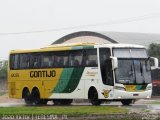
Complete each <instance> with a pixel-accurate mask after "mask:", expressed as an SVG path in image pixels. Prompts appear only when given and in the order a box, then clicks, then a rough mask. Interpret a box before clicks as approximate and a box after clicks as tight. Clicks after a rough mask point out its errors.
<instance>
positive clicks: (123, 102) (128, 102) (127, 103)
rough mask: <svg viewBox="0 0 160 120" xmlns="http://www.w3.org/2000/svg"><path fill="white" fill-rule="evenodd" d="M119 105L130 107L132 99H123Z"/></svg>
mask: <svg viewBox="0 0 160 120" xmlns="http://www.w3.org/2000/svg"><path fill="white" fill-rule="evenodd" d="M121 103H122V104H123V105H130V104H131V103H132V99H124V100H121Z"/></svg>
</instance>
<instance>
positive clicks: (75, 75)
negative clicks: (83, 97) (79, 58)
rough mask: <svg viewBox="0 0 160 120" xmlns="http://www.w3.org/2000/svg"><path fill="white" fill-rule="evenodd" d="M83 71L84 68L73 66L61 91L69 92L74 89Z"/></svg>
mask: <svg viewBox="0 0 160 120" xmlns="http://www.w3.org/2000/svg"><path fill="white" fill-rule="evenodd" d="M83 71H84V68H74V70H73V72H72V75H71V78H70V80H69V83H68V85H67V87H66V88H65V89H64V91H63V93H71V92H73V91H74V90H75V89H76V87H77V86H78V84H79V81H80V79H81V77H82V73H83Z"/></svg>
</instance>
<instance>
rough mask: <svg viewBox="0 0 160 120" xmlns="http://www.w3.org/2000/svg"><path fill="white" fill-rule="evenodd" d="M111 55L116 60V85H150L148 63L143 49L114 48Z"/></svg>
mask: <svg viewBox="0 0 160 120" xmlns="http://www.w3.org/2000/svg"><path fill="white" fill-rule="evenodd" d="M113 54H114V56H115V57H117V58H118V68H117V69H116V70H115V75H116V83H122V84H148V83H151V70H150V62H149V59H148V55H147V53H146V50H145V49H143V48H142V49H139V48H115V49H113Z"/></svg>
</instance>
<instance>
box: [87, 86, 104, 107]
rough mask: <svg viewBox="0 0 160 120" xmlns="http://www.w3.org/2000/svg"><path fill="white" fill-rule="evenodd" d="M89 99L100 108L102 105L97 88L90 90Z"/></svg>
mask: <svg viewBox="0 0 160 120" xmlns="http://www.w3.org/2000/svg"><path fill="white" fill-rule="evenodd" d="M88 97H89V100H90V102H91V104H92V105H96V106H98V105H100V104H101V103H102V101H101V100H99V99H98V92H97V90H96V88H90V90H89V93H88Z"/></svg>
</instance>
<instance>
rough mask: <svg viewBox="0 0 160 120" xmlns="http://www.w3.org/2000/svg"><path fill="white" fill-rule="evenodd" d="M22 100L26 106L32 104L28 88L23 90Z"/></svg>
mask: <svg viewBox="0 0 160 120" xmlns="http://www.w3.org/2000/svg"><path fill="white" fill-rule="evenodd" d="M22 98H23V99H24V101H25V104H26V105H31V104H32V103H33V101H32V97H31V94H30V92H29V90H28V88H24V90H23V93H22Z"/></svg>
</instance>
